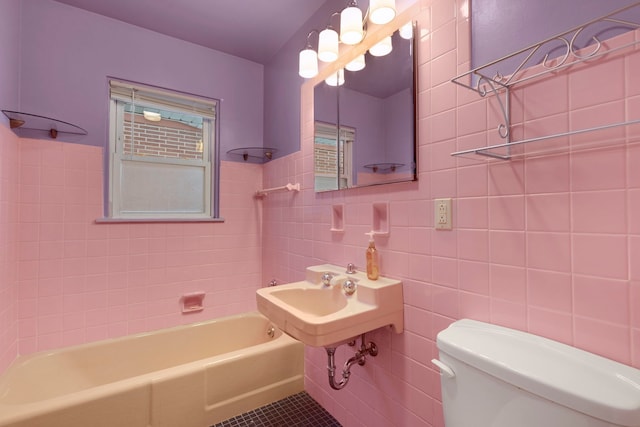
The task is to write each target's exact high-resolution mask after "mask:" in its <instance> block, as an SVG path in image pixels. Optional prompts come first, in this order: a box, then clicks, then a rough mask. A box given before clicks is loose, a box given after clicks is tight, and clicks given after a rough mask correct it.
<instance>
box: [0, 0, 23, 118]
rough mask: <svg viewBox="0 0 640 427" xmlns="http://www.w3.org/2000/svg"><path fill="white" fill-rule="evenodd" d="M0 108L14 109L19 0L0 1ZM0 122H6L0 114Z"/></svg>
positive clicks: (17, 84) (16, 89)
mask: <svg viewBox="0 0 640 427" xmlns="http://www.w3.org/2000/svg"><path fill="white" fill-rule="evenodd" d="M0 41H2V43H0V108H2V109H3V110H16V109H18V107H19V105H20V103H19V99H18V86H19V83H20V79H19V70H20V68H19V64H20V61H19V60H20V0H3V1H2V3H0ZM0 123H5V124H6V123H8V120H7V118H6V117H5V116H4V114H3V115H1V116H0Z"/></svg>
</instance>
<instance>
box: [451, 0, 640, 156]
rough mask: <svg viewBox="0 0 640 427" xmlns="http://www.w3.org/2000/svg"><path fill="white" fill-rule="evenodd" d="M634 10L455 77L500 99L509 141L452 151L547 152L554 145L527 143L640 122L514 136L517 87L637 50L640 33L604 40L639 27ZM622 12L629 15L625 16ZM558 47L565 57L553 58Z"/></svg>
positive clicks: (638, 7)
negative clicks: (632, 16) (512, 112)
mask: <svg viewBox="0 0 640 427" xmlns="http://www.w3.org/2000/svg"><path fill="white" fill-rule="evenodd" d="M629 11H633V12H634V14H635V15H638V14H640V1H636V2H634V3H632V4H631V5H629V6H626V7H623V8H621V9H617V10H615V11H613V12H611V13H609V14H607V15H604V16H601V17H599V18H596V19H593V20H591V21H589V22H586V23H584V24H582V25H580V26H577V27H575V28H572V29H570V30H568V31H565V32H564V33H561V34H558V35H556V36H553V37H550V38H548V39H546V40H543V41H541V42H539V43H536V44H533V45H531V46H529V47H526V48H524V49H521V50H519V51H517V52H514V53H512V54H509V55H507V56H504V57H502V58H500V59H497V60H495V61H493V62H490V63H488V64H485V65H482V66H480V67H477V68H474V69H472V70H470V71H467V72H466V73H463V74H460V75H459V76H457V77H455V78H453V79H452V80H451V81H452V82H453V83H455V84H457V85H460V86H462V87H465V88H467V89H470V90H472V91H474V92H476V93H477V94H478V95H480V96H481V97H485V96H487V95H494V96H495V97H496V100H497V102H498V104H499V105H498V106H499V110H500V113H501V119H502V123H500V124H499V125H498V128H497V133H498V135H499V136H500V138H501V139H502V140H503V141H504V143H502V144H496V145H491V146H487V147H479V148H475V149H470V150H464V151H457V152H455V153H451V155H452V156H466V155H478V156H482V157H484V158H490V159H501V160H510V159H512V158H514V156H519V155H526V154H529V153H537V154H542V153H543V152H545V151H546V150H547V149H548V146H547V147H545V148H544V149H542V148H540V149H537V148H529V147H525V145H527V144H531V143H536V142H539V141H546V140H551V139H559V138H562V137H567V136H572V135H578V134H584V133H590V132H597V131H602V130H606V129H611V128H615V127H620V126H629V125H633V124H637V123H640V119H632V120H628V121H625V122H618V123H611V124H606V125H602V126H595V127H592V128H587V129H576V130H569V131H567V132H562V133H558V134H554V135H546V136H541V137H537V138H529V139H525V140H520V141H512V140H511V117H510V96H511V89H512V88H513V87H514V86H516V85H518V84H522V83H525V82H528V81H533V80H535V79H540V78H543V77H544V76H548V75H551V74H557V73H558V72H559V71H562V70H565V69H568V68H570V67H572V66H575V65H577V64H580V63H583V62H585V61H593V60H595V59H597V58H601V57H603V56H605V55H609V54H612V53H614V52H617V51H621V50H623V49H627V50H630V49H631V50H632V49H634V48H635V46H636V45H638V44H639V43H640V37H629V38H628V39H629V40H628V41H626V40H621V41H620V42H616V43H607V42H606V41H601V40H600V39H599V38H598V37H599V35H600V34H602V33H604V32H606V30H611V29H615V30H616V31H617V32H620V31H632V30H637V29H639V28H640V22H633V21H631V20H629V19H628V16H627V15H626V14H625V13H626V12H629ZM621 15H624V19H622V17H621ZM591 32H595V34H593V35H591ZM585 38H586V41H585V40H584V39H585ZM557 51H561V52H562V53H561V54H560V56H558V57H554V58H550V56H551V53H552V52H557ZM532 145H533V144H532ZM545 145H546V144H545ZM558 149H561V148H560V147H552V148H551V149H550V150H551V151H556V150H558Z"/></svg>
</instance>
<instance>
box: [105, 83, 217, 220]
mask: <svg viewBox="0 0 640 427" xmlns="http://www.w3.org/2000/svg"><path fill="white" fill-rule="evenodd" d="M109 86H110V95H109V150H108V153H109V156H108V178H107V182H108V184H107V186H108V199H107V200H106V201H107V209H106V212H105V214H106V216H107V219H108V220H112V221H121V222H129V221H131V222H145V221H148V222H157V221H163V222H164V221H221V220H222V219H221V218H220V215H219V188H220V162H219V159H220V156H219V149H220V144H219V142H218V141H219V123H220V120H219V117H220V114H219V109H220V102H219V100H217V99H212V98H204V97H200V96H195V95H191V94H185V93H182V92H177V91H171V90H167V89H160V88H156V87H153V86H148V85H142V84H139V83H132V82H127V81H123V80H120V79H109ZM127 91H130V93H131V96H130V98H127V96H126V92H127ZM136 98H138V99H140V101H138V102H139V104H138V105H144V106H145V107H150V108H158V109H161V110H169V111H172V112H177V113H185V114H189V115H194V116H198V117H202V118H203V126H202V142H203V152H202V158H201V159H194V160H188V159H180V158H171V157H155V156H141V155H136V154H134V153H130V154H125V153H124V143H125V138H124V131H125V126H126V125H125V114H133V113H129V112H125V105H126V104H127V103H130V104H133V105H134V106H135V105H136ZM208 110H210V111H208ZM127 162H131V163H133V164H136V165H138V166H143V167H144V166H147V167H149V166H150V167H152V168H153V167H154V165H157V166H159V171H161V169H160V167H169V168H170V167H172V166H174V167H177V168H178V169H179V168H180V167H181V166H184V167H185V170H186V167H190V168H194V167H195V168H202V169H203V172H202V173H203V180H204V182H203V188H202V192H203V193H202V197H203V210H202V211H197V212H189V211H188V210H187V209H185V210H184V211H175V210H171V211H162V210H156V211H151V210H149V211H138V212H133V211H125V210H123V207H122V200H123V198H122V194H124V192H121V191H120V190H121V188H122V185H123V183H122V173H123V171H124V165H126V164H127ZM159 173H160V172H159Z"/></svg>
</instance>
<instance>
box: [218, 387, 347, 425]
mask: <svg viewBox="0 0 640 427" xmlns="http://www.w3.org/2000/svg"><path fill="white" fill-rule="evenodd" d="M212 427H341V426H340V423H339V422H338V421H336V419H335V418H333V417H332V416H331V414H329V413H328V412H327V411H326V410H325V409H324V408H323V407H322V406H320V405H319V404H318V402H316V401H315V400H313V398H312V397H311V396H309V395H308V394H307V393H306V392H304V391H303V392H302V393H298V394H294V395H293V396H289V397H287V398H285V399H282V400H278V401H277V402H273V403H271V404H269V405H267V406H263V407H262V408H258V409H255V410H253V411H249V412H246V413H244V414H242V415H238V416H237V417H233V418H230V419H228V420H226V421H222V422H221V423H218V424H215V425H214V426H212Z"/></svg>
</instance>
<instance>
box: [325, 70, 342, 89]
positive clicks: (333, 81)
mask: <svg viewBox="0 0 640 427" xmlns="http://www.w3.org/2000/svg"><path fill="white" fill-rule="evenodd" d="M324 82H325V83H326V84H328V85H329V86H342V85H343V84H344V69H343V68H340V69H339V70H338V71H336V72H335V73H333V74H331V75H330V76H329V77H327V78H326V79H325V80H324Z"/></svg>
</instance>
